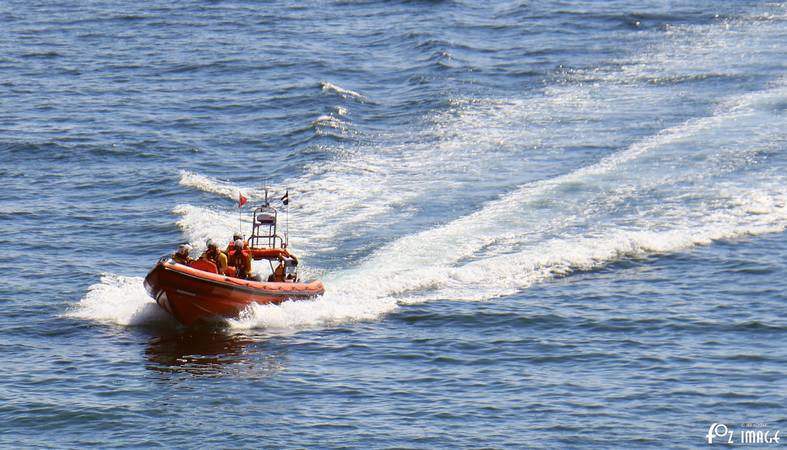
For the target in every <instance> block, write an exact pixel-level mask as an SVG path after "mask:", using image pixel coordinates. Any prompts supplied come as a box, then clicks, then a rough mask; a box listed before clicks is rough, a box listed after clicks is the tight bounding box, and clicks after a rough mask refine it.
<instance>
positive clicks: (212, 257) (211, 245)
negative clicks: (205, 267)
mask: <svg viewBox="0 0 787 450" xmlns="http://www.w3.org/2000/svg"><path fill="white" fill-rule="evenodd" d="M207 246H208V248H207V250H205V251H204V252H203V253H202V255H201V256H200V257H199V258H200V259H206V260H208V261H210V262H212V263H213V264H215V265H216V271H217V272H218V273H219V275H224V272H226V271H227V255H225V254H224V252H222V251H221V250H219V247H218V246H217V245H216V241H214V240H213V239H208V242H207Z"/></svg>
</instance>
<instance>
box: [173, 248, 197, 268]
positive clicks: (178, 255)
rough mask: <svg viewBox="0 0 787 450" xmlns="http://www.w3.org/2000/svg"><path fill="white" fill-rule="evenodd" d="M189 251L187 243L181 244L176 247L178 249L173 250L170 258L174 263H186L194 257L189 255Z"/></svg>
mask: <svg viewBox="0 0 787 450" xmlns="http://www.w3.org/2000/svg"><path fill="white" fill-rule="evenodd" d="M190 251H191V246H190V245H189V244H183V245H181V246H180V247H178V251H177V252H175V254H174V255H172V259H173V260H174V261H175V262H176V263H180V264H186V265H188V263H190V262H192V261H194V258H192V257H191V256H189V252H190Z"/></svg>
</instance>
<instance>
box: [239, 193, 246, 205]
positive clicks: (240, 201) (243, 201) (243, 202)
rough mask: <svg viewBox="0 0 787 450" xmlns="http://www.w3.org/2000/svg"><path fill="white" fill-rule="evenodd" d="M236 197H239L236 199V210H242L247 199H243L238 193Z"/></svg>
mask: <svg viewBox="0 0 787 450" xmlns="http://www.w3.org/2000/svg"><path fill="white" fill-rule="evenodd" d="M238 196H239V197H238V208H242V207H243V205H245V204H246V201H247V200H248V199H247V198H246V197H244V196H243V194H241V193H240V192H238Z"/></svg>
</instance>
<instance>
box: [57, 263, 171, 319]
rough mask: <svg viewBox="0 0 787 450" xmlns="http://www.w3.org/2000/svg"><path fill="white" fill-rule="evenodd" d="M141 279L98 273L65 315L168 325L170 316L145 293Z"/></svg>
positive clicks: (78, 317)
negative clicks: (96, 278)
mask: <svg viewBox="0 0 787 450" xmlns="http://www.w3.org/2000/svg"><path fill="white" fill-rule="evenodd" d="M142 282H143V278H141V277H125V276H120V275H113V274H102V275H101V280H100V282H99V283H96V284H94V285H92V286H90V288H88V291H87V294H86V295H85V297H83V298H82V300H80V302H79V303H77V304H76V305H74V306H73V307H72V308H71V309H70V310H69V311H67V312H66V314H65V315H66V316H67V317H72V318H77V319H84V320H93V321H96V322H102V323H108V324H115V325H150V324H155V323H166V324H169V325H172V324H173V323H174V322H173V319H172V317H171V316H170V315H169V314H168V313H167V312H165V311H164V310H163V309H161V308H159V306H158V305H157V304H156V302H155V301H153V299H151V298H150V297H149V296H148V294H147V292H145V288H144V287H143V285H142Z"/></svg>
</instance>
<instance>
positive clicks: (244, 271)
mask: <svg viewBox="0 0 787 450" xmlns="http://www.w3.org/2000/svg"><path fill="white" fill-rule="evenodd" d="M250 255H251V253H249V251H248V250H242V251H241V252H240V253H238V252H236V251H235V249H234V248H233V249H232V250H231V251H230V252H229V254H228V256H227V263H228V264H229V265H230V266H234V267H235V273H236V275H235V276H236V277H237V278H248V276H249V275H250V274H251V264H250Z"/></svg>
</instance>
